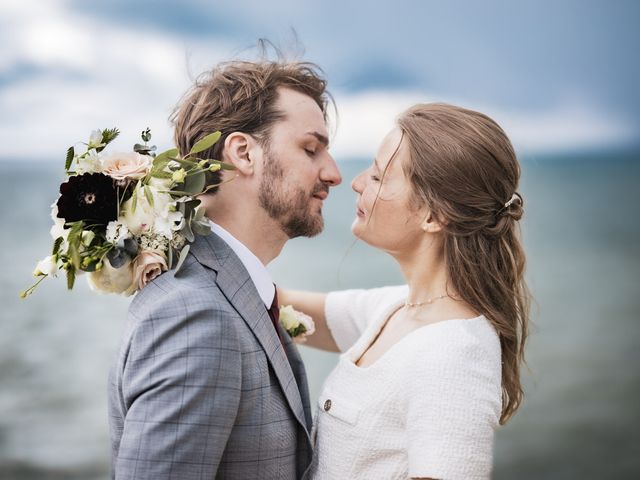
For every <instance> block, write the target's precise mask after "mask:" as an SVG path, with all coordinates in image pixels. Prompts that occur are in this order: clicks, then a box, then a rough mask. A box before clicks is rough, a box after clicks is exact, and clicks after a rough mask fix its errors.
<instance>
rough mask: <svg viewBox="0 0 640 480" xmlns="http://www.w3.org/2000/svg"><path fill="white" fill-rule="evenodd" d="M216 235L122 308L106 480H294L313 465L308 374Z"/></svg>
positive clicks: (113, 375) (197, 244) (111, 385)
mask: <svg viewBox="0 0 640 480" xmlns="http://www.w3.org/2000/svg"><path fill="white" fill-rule="evenodd" d="M279 328H280V330H279V333H280V337H281V338H282V343H281V341H280V340H279V339H278V335H277V334H276V331H275V329H274V328H273V324H272V323H271V320H270V318H269V315H268V313H267V310H266V308H265V305H264V304H263V303H262V300H261V299H260V297H259V295H258V292H257V290H256V288H255V286H254V284H253V282H252V281H251V279H250V277H249V274H248V273H247V271H246V269H245V268H244V265H243V264H242V262H241V261H240V260H239V258H238V257H237V256H236V255H235V253H234V252H233V250H231V248H230V247H229V246H228V245H227V244H226V243H225V242H224V241H223V240H222V239H220V237H218V236H217V235H215V234H211V235H209V236H207V237H199V238H198V239H197V240H196V241H195V243H193V244H192V245H191V250H190V252H189V255H188V257H187V259H186V261H185V263H184V265H183V266H182V269H181V270H180V272H179V273H178V274H177V275H176V274H174V272H173V271H169V272H167V273H165V274H163V275H161V276H160V277H158V278H157V279H156V280H154V281H153V282H152V283H150V284H149V285H147V286H146V287H145V288H144V289H143V290H142V291H140V292H139V293H138V294H137V295H136V297H135V298H134V300H133V302H132V303H131V306H130V308H129V315H128V318H127V326H126V328H125V332H124V339H123V341H122V345H121V348H120V351H119V353H118V356H117V359H116V362H115V364H114V366H113V368H112V370H111V373H110V378H109V424H110V430H111V445H112V477H113V478H116V479H117V480H125V479H153V480H164V479H176V480H191V479H198V480H200V479H207V480H208V479H214V478H230V479H243V480H245V479H294V478H302V476H303V475H304V472H305V471H306V470H307V468H308V466H309V464H310V462H311V455H312V450H311V442H310V439H309V430H310V428H311V411H310V407H309V393H308V387H307V379H306V374H305V371H304V366H303V364H302V361H301V359H300V356H299V354H298V352H297V349H296V347H295V345H293V344H292V343H291V340H290V338H289V336H288V335H287V333H286V332H285V331H284V330H283V329H282V327H279Z"/></svg>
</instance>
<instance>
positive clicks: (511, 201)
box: [504, 193, 520, 208]
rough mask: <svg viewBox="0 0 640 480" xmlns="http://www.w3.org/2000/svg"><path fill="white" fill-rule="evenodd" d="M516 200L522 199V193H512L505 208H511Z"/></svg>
mask: <svg viewBox="0 0 640 480" xmlns="http://www.w3.org/2000/svg"><path fill="white" fill-rule="evenodd" d="M516 200H520V195H518V194H517V193H514V194H513V195H511V199H510V200H509V201H508V202H507V203H505V204H504V208H509V207H510V206H511V204H512V203H513V202H515V201H516Z"/></svg>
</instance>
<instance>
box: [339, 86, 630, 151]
mask: <svg viewBox="0 0 640 480" xmlns="http://www.w3.org/2000/svg"><path fill="white" fill-rule="evenodd" d="M335 97H336V103H337V106H338V119H337V122H336V121H335V120H334V121H333V124H334V125H337V128H336V133H335V138H334V139H333V142H332V152H333V154H334V155H335V156H336V158H338V159H340V158H372V157H373V156H374V155H375V153H376V150H377V148H378V145H379V143H380V141H381V140H382V138H383V137H384V135H385V134H386V133H387V132H388V131H389V130H390V129H391V128H392V127H393V125H394V119H395V118H396V117H397V116H398V115H399V114H400V113H401V112H402V111H403V110H404V109H406V108H408V107H409V106H411V105H413V104H415V103H429V102H445V103H452V104H454V105H459V106H463V107H466V108H471V109H474V110H478V111H481V112H483V113H485V114H487V115H489V116H490V117H492V118H493V119H494V120H495V121H496V122H498V123H499V124H500V126H502V128H503V129H504V130H505V131H506V132H507V135H508V136H509V137H510V139H511V141H512V143H513V144H514V147H515V148H516V150H517V151H518V152H519V153H521V154H522V153H524V154H528V153H545V152H565V151H582V150H585V149H590V148H601V147H605V148H606V147H615V146H618V145H621V144H622V145H624V144H628V143H631V142H634V141H636V139H637V137H636V133H637V132H636V131H635V129H634V128H632V126H631V125H630V124H628V123H626V122H624V121H623V120H622V119H619V118H617V117H616V116H615V115H613V114H611V113H608V112H603V111H600V110H599V109H598V108H596V107H594V106H591V105H590V104H589V102H588V101H586V100H582V101H581V102H577V101H576V100H573V101H571V102H567V103H561V104H558V105H555V106H552V107H550V108H546V109H544V110H538V111H533V110H522V109H508V108H505V107H504V106H497V105H491V104H479V103H478V102H473V101H471V100H468V99H460V98H448V97H446V96H437V95H433V94H424V93H422V92H419V91H398V90H373V91H367V92H361V93H338V94H336V95H335Z"/></svg>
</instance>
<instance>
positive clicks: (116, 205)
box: [20, 128, 234, 298]
mask: <svg viewBox="0 0 640 480" xmlns="http://www.w3.org/2000/svg"><path fill="white" fill-rule="evenodd" d="M119 133H120V132H119V131H118V129H116V128H113V129H106V130H96V131H94V132H92V133H91V136H90V138H89V141H88V143H86V144H82V145H85V146H86V149H85V148H83V150H84V151H83V152H81V153H79V152H77V151H76V148H75V147H70V148H69V150H68V151H67V157H66V163H65V171H66V180H65V181H64V182H63V183H62V184H61V185H60V196H59V197H58V199H57V201H56V202H55V203H54V204H53V205H52V206H51V208H52V209H51V218H52V219H53V227H52V228H51V236H52V237H53V248H52V252H51V255H49V256H47V257H46V258H44V259H43V260H41V261H40V262H38V264H37V266H36V268H35V270H34V272H33V273H34V275H35V276H36V277H38V280H37V282H36V283H35V284H34V285H32V286H31V287H29V288H28V289H26V290H25V291H23V292H21V294H20V296H21V297H22V298H26V297H27V296H28V295H30V294H31V293H32V292H33V291H34V290H35V288H36V287H37V286H38V285H39V284H40V282H42V280H44V279H45V278H47V277H55V276H57V274H58V272H59V271H61V270H64V271H65V272H66V277H67V287H68V288H69V289H72V288H73V284H74V281H75V278H76V275H77V274H79V273H82V272H86V273H87V277H88V281H89V285H90V286H91V288H92V289H93V290H96V291H100V292H106V293H118V294H123V295H131V294H133V293H135V292H136V291H138V290H140V289H141V288H143V287H144V286H145V285H146V284H147V283H148V282H150V281H151V280H153V279H154V278H155V277H157V276H158V275H160V274H161V273H162V272H164V271H166V270H168V269H170V268H175V269H179V268H180V266H181V265H182V262H183V261H184V259H185V257H186V255H187V253H188V251H189V243H190V242H193V240H194V239H195V235H207V234H209V233H210V232H211V228H210V225H209V222H208V220H207V218H206V217H205V216H204V208H203V207H202V206H201V205H200V200H198V199H197V198H196V196H197V195H199V194H202V193H205V192H206V191H207V190H209V189H210V188H213V187H214V186H215V185H210V186H209V187H206V186H205V183H206V182H205V174H206V172H207V171H211V172H215V171H217V170H220V169H221V168H223V169H233V168H234V167H233V166H231V165H228V164H225V163H222V162H220V161H218V160H203V159H200V158H198V157H197V154H198V153H200V152H202V151H204V150H207V149H209V148H210V147H211V146H212V145H214V144H215V143H216V142H217V141H218V139H219V138H220V132H215V133H212V134H210V135H207V136H206V137H204V138H202V139H201V140H200V141H198V142H197V143H196V144H195V145H194V146H193V148H192V149H191V151H190V152H189V153H188V154H187V155H185V156H184V157H181V156H180V155H179V154H178V150H177V149H175V148H173V149H170V150H167V151H166V152H162V153H160V154H158V155H156V154H155V153H154V151H155V147H154V146H150V145H148V142H149V140H150V139H151V133H150V131H149V129H146V130H145V131H143V132H142V142H143V143H142V144H136V145H134V147H133V151H132V152H127V153H112V154H106V153H105V151H104V149H105V147H106V146H107V145H108V144H109V143H111V142H112V141H113V140H114V139H115V138H116V137H117V136H118V134H119Z"/></svg>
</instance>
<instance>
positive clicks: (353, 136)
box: [0, 0, 636, 161]
mask: <svg viewBox="0 0 640 480" xmlns="http://www.w3.org/2000/svg"><path fill="white" fill-rule="evenodd" d="M34 12H37V15H35V14H34ZM84 12H87V13H82V12H79V11H76V10H73V9H72V8H71V7H69V4H68V3H67V2H64V1H62V0H49V1H47V2H38V1H36V0H4V1H3V2H2V4H0V42H1V43H2V45H3V48H2V49H1V50H0V110H1V111H2V116H1V117H0V142H1V144H2V145H3V150H2V153H1V154H0V155H1V157H2V159H3V160H29V159H38V160H40V159H42V160H52V161H59V160H60V159H61V158H62V157H63V156H64V153H65V151H66V148H67V147H68V146H69V145H71V144H73V143H74V142H77V141H83V140H85V137H86V136H87V135H88V134H89V132H90V131H91V130H93V129H95V128H105V127H111V126H117V127H119V128H120V129H121V130H122V132H123V135H122V138H121V139H119V140H118V142H117V143H116V145H115V146H114V147H115V148H120V149H123V150H126V149H129V148H130V147H131V145H132V144H133V143H134V142H136V141H138V136H139V132H140V131H141V130H142V129H144V128H146V127H147V126H148V127H150V128H151V129H152V132H153V133H154V139H153V140H154V142H155V143H156V144H157V145H158V147H159V148H160V149H163V148H168V147H170V146H171V139H172V131H171V128H170V125H169V123H168V121H167V118H168V115H169V113H170V111H171V109H172V107H173V105H174V104H175V103H176V102H177V100H178V99H179V98H180V96H181V95H182V93H183V92H184V91H185V90H186V89H187V88H188V86H189V85H190V83H191V79H190V75H191V72H194V73H198V72H200V71H202V70H204V69H206V68H208V67H209V66H211V65H212V64H214V63H216V62H218V61H220V60H223V59H227V58H230V57H232V56H233V55H234V54H235V53H237V49H238V46H237V45H231V44H230V43H228V41H227V40H221V39H219V38H213V37H211V36H209V37H206V36H194V37H189V38H188V39H187V38H186V37H184V36H181V35H180V34H179V32H175V31H166V30H163V29H152V28H144V29H137V28H135V27H133V26H132V25H131V24H128V23H120V22H118V21H115V20H113V18H110V17H104V16H99V15H93V14H89V13H88V11H87V10H85V11H84ZM393 83H394V82H390V83H389V82H386V83H385V82H383V83H381V84H380V83H379V84H378V89H376V90H367V91H358V90H354V89H349V90H348V91H347V90H343V91H337V92H334V93H335V96H336V101H337V104H338V110H339V119H338V120H339V121H338V124H337V132H336V135H335V138H334V139H333V142H332V150H333V152H334V155H335V156H336V158H338V159H346V158H363V157H364V158H371V157H372V156H373V155H374V154H375V151H376V149H377V146H378V144H379V143H380V141H381V139H382V137H383V136H384V135H385V133H386V132H387V131H388V130H389V129H390V128H391V127H392V125H393V120H394V118H395V116H396V115H398V114H399V113H400V112H401V111H402V110H403V109H405V108H406V107H408V106H409V105H411V104H413V103H417V102H428V101H446V102H450V103H455V104H460V105H463V106H466V107H469V108H474V109H478V110H480V111H482V112H485V113H487V114H489V115H490V116H492V117H493V118H495V119H496V120H497V121H498V122H499V123H500V124H501V125H502V126H503V128H504V129H505V130H506V131H507V133H508V134H509V135H510V137H511V138H512V140H513V142H514V144H515V145H516V147H517V149H518V150H519V151H524V152H539V151H558V150H576V149H585V148H592V147H600V146H603V147H606V146H610V145H617V144H620V143H624V142H628V141H631V140H634V139H635V138H636V137H635V134H636V132H635V131H633V129H632V128H631V127H630V126H629V125H630V124H627V123H625V122H624V121H623V120H622V119H621V118H618V117H617V116H616V115H614V114H612V113H610V112H608V111H603V110H602V108H601V107H599V106H596V102H594V101H593V100H592V99H589V97H588V96H586V95H585V96H583V97H582V98H580V99H576V98H573V99H572V100H570V101H566V102H564V103H558V104H555V105H552V106H547V107H545V108H544V109H539V110H533V109H515V108H509V107H508V106H505V105H504V104H501V105H498V104H496V103H490V102H488V103H485V104H478V103H477V102H474V101H473V100H472V99H465V98H451V97H447V96H444V95H438V94H437V93H436V92H430V93H428V92H425V91H423V90H417V89H414V90H411V89H409V87H408V86H407V85H406V82H405V87H404V88H405V89H401V88H400V86H401V85H402V82H401V83H399V84H398V85H396V86H395V87H394V86H393ZM631 125H632V124H631Z"/></svg>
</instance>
